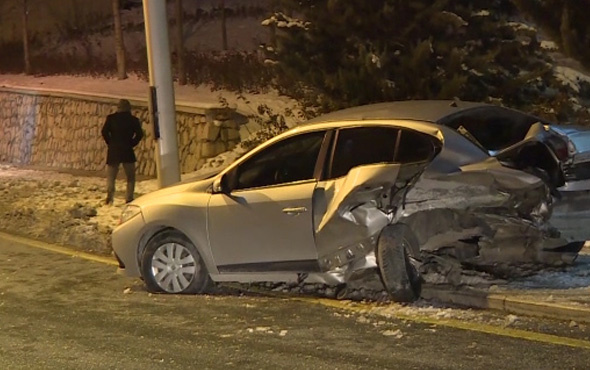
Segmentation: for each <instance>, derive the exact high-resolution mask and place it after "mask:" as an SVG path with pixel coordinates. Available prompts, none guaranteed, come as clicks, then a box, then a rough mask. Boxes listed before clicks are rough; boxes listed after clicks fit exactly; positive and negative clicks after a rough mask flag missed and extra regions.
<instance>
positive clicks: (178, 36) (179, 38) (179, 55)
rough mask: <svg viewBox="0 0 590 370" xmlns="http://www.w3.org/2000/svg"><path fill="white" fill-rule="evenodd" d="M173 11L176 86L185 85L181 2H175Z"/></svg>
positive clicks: (180, 0)
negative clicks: (174, 22)
mask: <svg viewBox="0 0 590 370" xmlns="http://www.w3.org/2000/svg"><path fill="white" fill-rule="evenodd" d="M174 10H175V14H176V33H175V37H174V38H175V40H176V42H175V44H176V59H177V69H178V84H179V85H186V71H185V67H184V58H185V52H184V40H183V19H182V0H175V2H174Z"/></svg>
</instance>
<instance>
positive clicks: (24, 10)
mask: <svg viewBox="0 0 590 370" xmlns="http://www.w3.org/2000/svg"><path fill="white" fill-rule="evenodd" d="M22 19H23V55H24V63H25V74H27V75H28V74H31V57H30V51H29V7H28V4H27V0H22Z"/></svg>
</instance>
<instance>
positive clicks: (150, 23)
mask: <svg viewBox="0 0 590 370" xmlns="http://www.w3.org/2000/svg"><path fill="white" fill-rule="evenodd" d="M143 17H144V22H145V38H146V46H147V57H148V70H149V77H150V107H149V108H150V117H151V120H152V125H153V128H154V139H155V140H156V153H155V159H156V172H157V176H158V184H159V186H160V188H162V187H166V186H169V185H172V184H174V183H176V182H178V181H180V164H179V157H178V138H177V130H176V109H175V103H174V85H173V83H172V67H171V63H170V46H169V41H168V19H167V17H166V1H164V0H143Z"/></svg>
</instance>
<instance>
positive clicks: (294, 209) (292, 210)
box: [283, 207, 307, 216]
mask: <svg viewBox="0 0 590 370" xmlns="http://www.w3.org/2000/svg"><path fill="white" fill-rule="evenodd" d="M304 212H307V208H305V207H287V208H283V213H286V214H288V215H289V216H297V215H298V214H300V213H304Z"/></svg>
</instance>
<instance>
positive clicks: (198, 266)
mask: <svg viewBox="0 0 590 370" xmlns="http://www.w3.org/2000/svg"><path fill="white" fill-rule="evenodd" d="M141 272H142V277H143V279H144V281H145V283H146V286H147V289H148V290H149V291H150V292H166V293H186V294H188V293H192V294H200V293H205V292H206V291H207V289H208V288H209V287H210V285H211V279H210V277H209V273H208V272H207V269H206V267H205V264H204V262H203V259H202V258H201V256H200V255H199V252H198V251H197V248H196V247H195V246H194V245H193V243H191V242H190V241H189V240H188V238H186V237H185V236H184V235H182V234H181V233H180V232H178V231H175V230H165V231H163V232H161V233H159V234H157V235H155V236H154V237H153V238H152V239H151V240H150V241H149V242H148V244H147V246H146V248H145V251H144V253H143V257H142V264H141Z"/></svg>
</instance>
